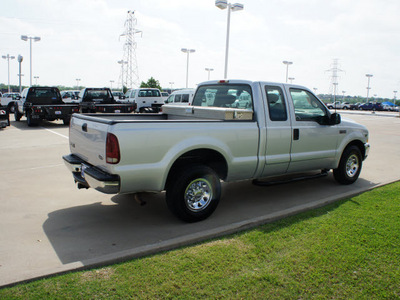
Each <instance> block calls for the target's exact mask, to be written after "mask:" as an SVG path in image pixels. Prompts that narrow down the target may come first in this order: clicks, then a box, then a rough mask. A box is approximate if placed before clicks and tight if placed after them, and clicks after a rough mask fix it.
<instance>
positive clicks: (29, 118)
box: [26, 112, 38, 127]
mask: <svg viewBox="0 0 400 300" xmlns="http://www.w3.org/2000/svg"><path fill="white" fill-rule="evenodd" d="M26 121H27V123H28V126H29V127H33V126H37V125H38V122H37V121H34V120H33V119H32V113H31V112H28V113H27V114H26Z"/></svg>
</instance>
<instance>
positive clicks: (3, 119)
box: [0, 106, 10, 128]
mask: <svg viewBox="0 0 400 300" xmlns="http://www.w3.org/2000/svg"><path fill="white" fill-rule="evenodd" d="M7 126H10V114H9V111H8V107H7V106H0V128H5V127H7Z"/></svg>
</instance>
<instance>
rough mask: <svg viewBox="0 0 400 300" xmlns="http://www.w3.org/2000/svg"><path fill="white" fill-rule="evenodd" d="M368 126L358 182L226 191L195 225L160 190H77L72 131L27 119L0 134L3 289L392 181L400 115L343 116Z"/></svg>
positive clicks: (245, 185) (398, 161) (229, 187)
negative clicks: (136, 193) (67, 158)
mask: <svg viewBox="0 0 400 300" xmlns="http://www.w3.org/2000/svg"><path fill="white" fill-rule="evenodd" d="M342 117H343V118H351V119H353V120H355V121H357V122H359V123H361V124H364V125H366V126H367V127H368V129H369V131H370V144H371V151H370V156H369V157H368V159H367V160H366V161H365V163H364V166H363V170H362V172H361V176H360V178H359V180H358V181H357V182H356V183H355V184H353V185H350V186H343V185H339V184H338V183H336V181H335V180H333V176H332V174H329V175H328V176H327V177H323V178H319V179H313V180H307V181H300V182H294V183H288V184H284V185H276V186H270V187H258V186H254V185H252V183H251V182H250V181H244V182H236V183H228V184H224V185H223V197H222V199H221V202H220V205H219V207H218V208H217V210H216V212H215V213H214V214H213V215H212V216H211V217H210V218H209V219H207V220H205V221H203V222H199V223H195V224H186V223H182V222H181V221H179V220H178V219H176V218H175V217H174V216H173V215H172V214H170V212H169V210H168V209H167V206H166V203H165V201H164V194H163V193H160V194H145V195H142V199H143V200H145V201H146V204H145V205H142V206H141V205H140V204H138V203H137V202H136V201H135V200H134V199H133V197H132V195H106V194H102V193H99V192H96V191H94V190H78V189H77V188H76V186H75V184H74V182H73V179H72V176H71V174H70V172H69V171H68V170H67V168H66V167H65V166H64V164H63V161H62V159H61V156H62V155H64V154H67V153H69V147H68V126H65V125H63V124H62V122H43V123H42V124H41V126H38V127H28V126H27V124H26V120H25V118H23V119H22V122H14V121H13V120H14V118H13V117H11V120H12V121H11V126H10V127H7V128H6V129H3V130H0V141H1V142H0V170H1V180H0V195H1V196H0V198H1V201H0V286H3V285H7V284H11V283H14V282H19V281H23V280H27V279H31V278H37V277H40V276H45V275H49V274H54V273H58V272H64V271H68V270H73V269H77V268H84V267H91V266H96V265H101V264H104V263H110V262H116V261H121V260H124V259H127V258H130V257H137V256H142V255H146V254H150V253H156V252H159V251H161V250H166V249H172V248H175V247H178V246H182V245H186V244H190V243H194V242H197V241H202V240H204V239H208V238H212V237H216V236H220V235H223V234H227V233H232V232H235V231H238V230H242V229H246V228H249V227H252V226H255V225H258V224H262V223H265V222H268V221H271V220H274V219H276V218H280V217H284V216H287V215H290V214H294V213H296V212H299V211H302V210H306V209H309V208H312V207H316V206H320V205H323V204H326V203H329V202H332V201H335V200H337V199H341V198H345V197H348V196H351V195H355V194H358V193H361V192H363V191H366V190H369V189H371V188H373V187H376V186H379V185H382V184H386V183H389V182H393V181H397V180H399V179H400V172H399V171H398V169H397V167H396V166H399V165H400V150H399V149H400V130H399V129H400V118H399V115H398V113H382V114H379V113H376V114H373V113H371V112H353V113H348V112H346V113H342Z"/></svg>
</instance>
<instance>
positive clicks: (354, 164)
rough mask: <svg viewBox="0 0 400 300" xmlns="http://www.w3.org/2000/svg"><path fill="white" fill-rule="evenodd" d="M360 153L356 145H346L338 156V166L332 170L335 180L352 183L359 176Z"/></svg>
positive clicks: (360, 165) (360, 166)
mask: <svg viewBox="0 0 400 300" xmlns="http://www.w3.org/2000/svg"><path fill="white" fill-rule="evenodd" d="M362 161H363V160H362V155H361V151H360V149H359V148H358V147H357V146H350V147H347V148H346V149H345V150H344V151H343V154H342V157H341V158H340V162H339V167H338V168H337V169H334V170H333V176H334V178H335V180H336V181H337V182H339V183H341V184H352V183H354V182H356V180H357V179H358V176H360V173H361V168H362Z"/></svg>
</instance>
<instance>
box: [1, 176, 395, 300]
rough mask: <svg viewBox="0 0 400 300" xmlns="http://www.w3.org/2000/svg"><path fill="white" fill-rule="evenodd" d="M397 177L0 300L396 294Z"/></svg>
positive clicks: (13, 290) (4, 292) (6, 292)
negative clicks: (307, 208) (250, 227)
mask: <svg viewBox="0 0 400 300" xmlns="http://www.w3.org/2000/svg"><path fill="white" fill-rule="evenodd" d="M399 207H400V183H395V184H392V185H389V186H385V187H382V188H378V189H376V190H373V191H371V192H368V193H365V194H363V195H360V196H357V197H354V198H351V199H347V200H344V201H339V202H336V203H334V204H332V205H329V206H326V207H323V208H320V209H315V210H312V211H308V212H305V213H301V214H299V215H296V216H293V217H288V218H285V219H282V220H280V221H277V222H274V223H270V224H266V225H264V226H261V227H258V228H256V229H253V230H249V231H246V232H241V233H238V234H235V235H231V236H228V237H226V238H222V239H218V240H212V241H209V242H205V243H202V244H199V245H195V246H191V247H186V248H182V249H178V250H174V251H169V252H166V253H162V254H158V255H154V256H150V257H145V258H140V259H135V260H132V261H129V262H126V263H121V264H117V265H113V266H109V267H105V268H101V269H96V270H90V271H82V272H74V273H69V274H65V275H62V276H57V277H53V278H47V279H43V280H39V281H35V282H31V283H28V284H21V285H17V286H14V287H10V288H4V289H1V290H0V299H14V298H16V299H21V298H22V299H47V298H66V299H76V298H78V299H89V298H90V299H109V298H111V299H121V298H135V299H137V298H143V299H170V298H174V299H199V298H204V299H210V298H212V299H214V298H217V299H218V298H223V299H277V298H279V299H327V298H329V299H331V298H335V299H385V298H387V299H400V210H399Z"/></svg>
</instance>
